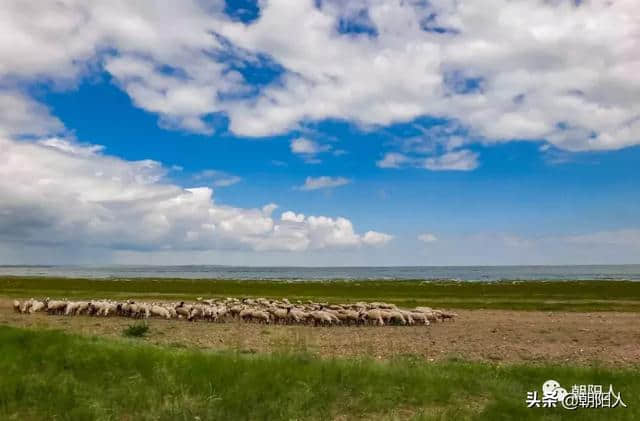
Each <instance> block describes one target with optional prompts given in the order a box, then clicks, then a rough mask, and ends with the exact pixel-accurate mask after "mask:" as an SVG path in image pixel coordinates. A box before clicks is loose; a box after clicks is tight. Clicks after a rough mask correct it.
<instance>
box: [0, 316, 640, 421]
mask: <svg viewBox="0 0 640 421" xmlns="http://www.w3.org/2000/svg"><path fill="white" fill-rule="evenodd" d="M0 356H1V357H0V373H2V375H0V419H7V420H11V419H16V420H40V419H42V420H51V419H57V420H93V419H100V420H131V419H139V420H193V419H197V418H195V417H200V419H201V420H210V419H221V420H244V419H251V420H280V419H282V420H288V419H321V420H326V419H334V418H336V417H340V418H341V419H352V418H360V419H399V418H403V419H404V418H410V419H442V420H453V419H455V420H465V419H474V420H533V419H547V420H558V419H565V418H567V419H576V420H598V419H603V420H604V419H607V420H613V419H620V420H623V419H626V420H633V419H640V405H638V404H639V403H640V402H639V400H638V396H640V376H639V375H638V374H639V373H638V371H637V370H631V369H620V370H614V369H604V368H593V367H592V368H586V367H568V366H535V367H534V366H498V365H488V364H480V363H469V362H462V361H450V362H446V363H425V362H424V361H423V360H419V359H398V360H394V361H390V362H376V361H371V360H353V359H349V360H347V359H345V360H320V359H315V358H312V357H310V356H307V355H293V354H291V355H287V354H268V355H242V354H237V353H211V352H205V351H198V350H185V349H176V348H161V347H154V346H150V345H144V344H139V343H137V342H136V341H135V340H125V339H122V340H111V341H108V340H104V339H98V338H87V337H81V336H74V335H67V334H63V333H61V332H56V331H34V330H24V329H17V328H10V327H0ZM549 378H553V379H556V380H558V381H559V382H560V383H561V384H562V385H572V384H591V383H593V384H605V385H607V386H608V385H609V384H610V383H611V384H613V385H614V386H615V388H616V389H617V390H619V391H620V392H621V393H622V397H623V398H624V399H625V402H626V404H627V405H628V407H627V408H617V409H599V410H589V409H580V410H577V411H575V412H571V411H567V410H564V409H562V408H553V409H542V408H540V409H528V408H526V405H525V403H524V400H525V396H526V392H527V391H530V390H534V389H537V390H539V389H540V387H541V384H542V383H543V382H544V381H545V380H547V379H549Z"/></svg>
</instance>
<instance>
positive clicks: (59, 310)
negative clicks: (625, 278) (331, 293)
mask: <svg viewBox="0 0 640 421" xmlns="http://www.w3.org/2000/svg"><path fill="white" fill-rule="evenodd" d="M13 308H14V311H16V312H18V313H27V314H31V313H35V312H38V311H45V310H46V311H47V313H49V314H65V315H67V316H73V315H82V314H86V315H93V316H96V317H99V316H104V317H106V316H109V315H117V316H122V317H134V318H148V317H161V318H164V319H167V320H168V319H178V318H179V319H187V320H189V321H196V320H206V321H210V322H225V321H229V320H234V319H240V320H243V321H245V322H254V323H265V324H269V323H272V322H273V323H277V324H310V323H313V325H315V326H332V325H343V326H352V325H361V324H368V325H373V326H385V325H403V326H406V325H408V326H412V325H415V324H420V325H424V326H428V325H430V324H431V323H434V322H436V321H444V320H450V319H454V318H455V317H456V316H457V314H455V313H452V312H448V311H443V310H435V309H432V308H431V307H416V308H415V309H413V310H405V309H401V308H398V307H397V306H396V305H394V304H387V303H384V302H371V303H366V302H357V303H354V304H327V303H322V302H313V301H306V303H302V302H301V301H300V300H298V301H297V304H292V303H291V302H289V300H287V299H282V300H268V299H266V298H256V299H252V298H243V299H242V300H240V299H237V298H229V297H227V298H224V299H206V300H205V299H202V298H201V299H200V300H198V301H197V302H196V303H193V304H187V303H185V302H184V301H181V302H179V303H147V302H135V301H132V300H127V301H124V302H117V301H111V300H92V301H66V299H65V300H49V298H46V299H44V300H38V299H34V298H31V299H29V300H25V301H22V302H21V301H18V300H15V301H13Z"/></svg>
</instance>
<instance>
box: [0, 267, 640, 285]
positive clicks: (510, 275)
mask: <svg viewBox="0 0 640 421" xmlns="http://www.w3.org/2000/svg"><path fill="white" fill-rule="evenodd" d="M0 276H27V277H36V276H37V277H64V278H91V279H134V278H135V279H143V278H163V279H178V278H184V279H209V280H229V279H234V280H287V281H331V280H352V281H365V280H366V281H371V280H419V281H442V280H446V281H470V282H483V281H492V282H494V281H528V280H535V281H567V280H576V279H580V280H632V281H637V280H640V265H636V264H629V265H566V266H385V267H374V266H351V267H346V266H342V267H336V266H328V267H305V266H297V267H295V266H271V267H260V266H252V267H249V266H220V265H180V266H153V265H108V266H94V265H92V266H89V265H73V266H72V265H37V266H22V265H4V266H0Z"/></svg>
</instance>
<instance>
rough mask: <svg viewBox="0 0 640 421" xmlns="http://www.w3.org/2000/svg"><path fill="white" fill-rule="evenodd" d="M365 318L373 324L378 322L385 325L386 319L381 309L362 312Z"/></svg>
mask: <svg viewBox="0 0 640 421" xmlns="http://www.w3.org/2000/svg"><path fill="white" fill-rule="evenodd" d="M362 316H363V318H362V319H363V320H365V321H369V322H370V323H372V324H377V325H378V326H384V321H383V320H382V313H381V312H380V310H369V311H366V312H363V313H362Z"/></svg>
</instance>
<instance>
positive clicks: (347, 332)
mask: <svg viewBox="0 0 640 421" xmlns="http://www.w3.org/2000/svg"><path fill="white" fill-rule="evenodd" d="M10 303H11V302H10V300H7V299H0V324H1V325H11V326H20V327H39V328H50V329H62V330H64V331H69V332H77V333H82V334H91V335H100V336H111V337H121V332H122V329H123V328H124V327H126V326H128V325H129V324H131V323H132V322H133V321H132V320H131V319H126V318H119V317H109V318H98V317H88V316H74V317H64V316H49V315H46V314H41V313H38V314H32V315H22V314H16V313H14V312H13V311H12V309H11V305H10ZM456 312H457V313H458V314H459V317H458V318H457V320H456V321H454V322H444V323H437V324H433V325H431V326H426V327H425V326H411V327H403V326H398V327H390V326H385V327H382V328H380V327H309V326H274V325H259V324H253V323H242V322H229V323H207V322H195V323H190V322H186V321H183V320H156V319H154V320H150V321H149V324H150V328H151V329H150V333H149V335H148V337H147V338H145V339H143V340H145V341H148V342H150V343H155V344H165V345H172V346H177V347H198V348H206V349H234V350H240V351H242V352H248V353H253V352H270V351H279V350H292V349H293V350H301V351H307V352H311V353H313V354H317V355H320V356H323V357H341V356H364V355H366V356H372V357H375V358H380V359H384V358H390V357H393V356H398V355H415V356H420V357H424V358H425V359H427V360H428V361H437V360H443V359H450V358H462V359H468V360H476V361H491V362H555V363H580V364H597V363H603V364H605V365H613V366H629V365H637V364H640V314H639V313H618V312H598V313H575V312H553V313H549V312H535V311H506V310H456Z"/></svg>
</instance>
